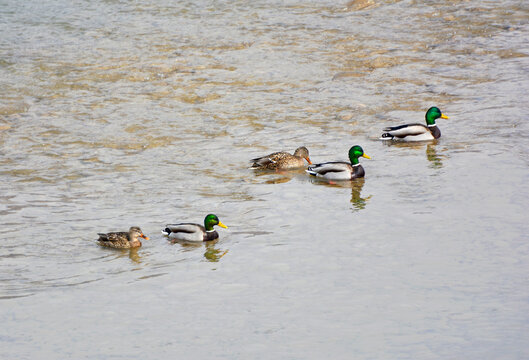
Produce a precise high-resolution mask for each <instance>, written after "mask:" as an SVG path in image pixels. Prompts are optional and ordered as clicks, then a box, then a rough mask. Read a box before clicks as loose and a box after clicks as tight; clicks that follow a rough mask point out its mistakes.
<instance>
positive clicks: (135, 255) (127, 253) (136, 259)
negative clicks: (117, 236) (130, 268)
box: [116, 247, 143, 264]
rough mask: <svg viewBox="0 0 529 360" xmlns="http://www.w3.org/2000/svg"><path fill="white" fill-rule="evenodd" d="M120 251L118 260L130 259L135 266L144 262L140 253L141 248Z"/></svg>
mask: <svg viewBox="0 0 529 360" xmlns="http://www.w3.org/2000/svg"><path fill="white" fill-rule="evenodd" d="M118 251H119V253H118V255H117V256H116V259H118V258H124V257H128V258H129V259H130V260H131V261H132V262H133V263H135V264H141V263H142V262H143V259H142V254H141V253H140V252H141V251H142V249H141V248H138V247H136V248H131V249H119V250H118Z"/></svg>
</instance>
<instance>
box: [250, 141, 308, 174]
mask: <svg viewBox="0 0 529 360" xmlns="http://www.w3.org/2000/svg"><path fill="white" fill-rule="evenodd" d="M304 160H306V161H307V162H308V163H309V165H310V164H312V162H311V161H310V158H309V150H308V149H307V148H306V147H305V146H300V147H298V148H297V149H296V151H294V155H291V154H289V153H288V152H285V151H278V152H274V153H271V154H268V155H265V156H261V157H258V158H255V159H252V160H250V161H251V162H252V166H251V167H250V169H259V170H291V169H299V168H302V167H305V163H304Z"/></svg>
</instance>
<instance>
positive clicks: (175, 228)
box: [162, 214, 228, 242]
mask: <svg viewBox="0 0 529 360" xmlns="http://www.w3.org/2000/svg"><path fill="white" fill-rule="evenodd" d="M215 225H218V226H220V227H221V228H224V229H227V228H228V227H227V226H226V225H224V224H223V223H222V222H221V221H220V220H219V218H218V217H217V215H215V214H208V215H206V217H205V218H204V226H202V225H199V224H193V223H179V224H167V225H165V229H163V230H162V234H164V235H166V236H167V237H169V239H171V240H176V241H178V240H180V241H193V242H197V241H200V242H202V241H211V240H215V239H217V238H218V237H219V234H218V233H217V231H216V230H215V229H213V226H215Z"/></svg>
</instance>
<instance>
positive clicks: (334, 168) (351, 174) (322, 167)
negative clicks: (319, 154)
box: [307, 145, 371, 180]
mask: <svg viewBox="0 0 529 360" xmlns="http://www.w3.org/2000/svg"><path fill="white" fill-rule="evenodd" d="M360 156H361V157H365V158H366V159H371V158H370V157H369V156H367V155H366V154H364V150H363V149H362V148H361V147H360V146H358V145H355V146H353V147H351V148H350V149H349V160H351V163H347V162H344V161H331V162H324V163H321V164H315V165H310V166H309V168H308V170H307V172H308V173H309V174H310V175H312V176H316V177H318V178H323V179H327V180H352V179H356V178H361V177H364V175H365V172H364V168H363V167H362V165H360V163H359V162H358V158H359V157H360Z"/></svg>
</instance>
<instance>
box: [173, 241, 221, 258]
mask: <svg viewBox="0 0 529 360" xmlns="http://www.w3.org/2000/svg"><path fill="white" fill-rule="evenodd" d="M218 241H219V239H216V240H213V241H208V242H190V241H183V240H174V239H172V240H170V241H169V242H170V243H171V244H180V246H181V247H182V251H185V252H187V251H194V250H198V249H199V248H201V247H202V246H203V247H204V248H205V251H204V258H206V260H207V261H209V262H219V260H220V259H221V258H222V257H223V256H224V255H226V254H227V253H228V251H229V250H223V249H220V248H217V247H216V245H217V243H218Z"/></svg>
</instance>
